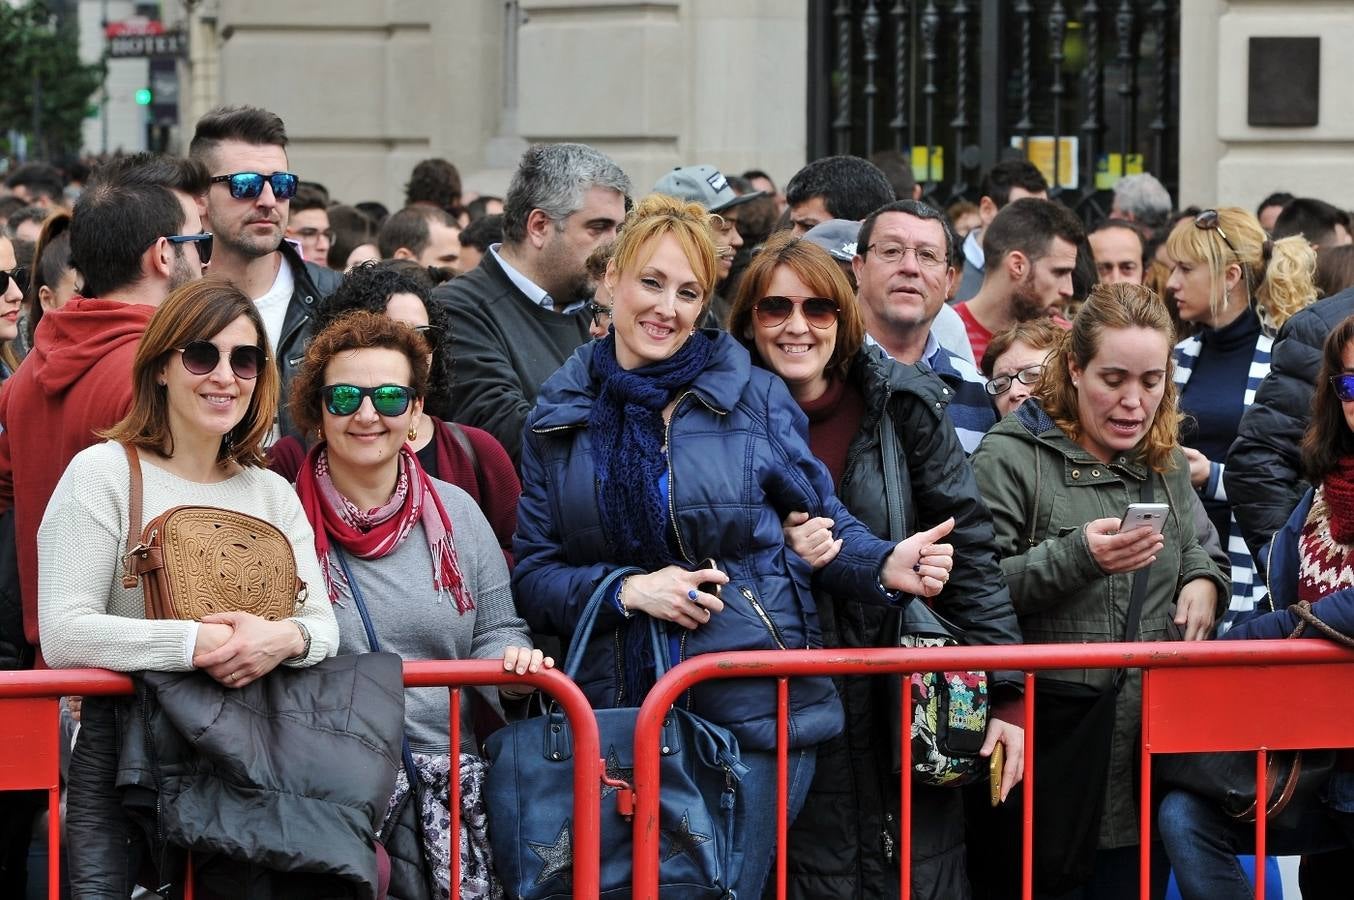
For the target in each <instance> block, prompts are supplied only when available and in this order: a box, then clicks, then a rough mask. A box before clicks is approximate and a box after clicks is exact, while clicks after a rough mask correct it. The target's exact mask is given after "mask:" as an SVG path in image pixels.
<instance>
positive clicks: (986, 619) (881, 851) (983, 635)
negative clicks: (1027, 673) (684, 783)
mask: <svg viewBox="0 0 1354 900" xmlns="http://www.w3.org/2000/svg"><path fill="white" fill-rule="evenodd" d="M850 381H851V384H852V385H853V386H854V387H856V388H857V389H858V390H860V391H861V393H862V394H863V395H864V397H865V404H866V411H865V415H864V418H863V420H862V422H861V427H860V431H859V433H857V435H856V436H855V438H854V439H853V440H852V442H851V446H850V449H849V450H848V451H847V457H846V460H847V461H846V469H845V472H844V473H843V476H842V481H841V484H840V485H839V486H838V495H839V496H840V498H841V500H842V502H843V503H844V504H845V505H846V508H847V509H849V510H851V512H852V513H854V514H855V515H856V516H857V517H858V518H860V520H861V521H862V522H864V523H865V524H866V525H868V526H869V527H870V530H871V531H872V532H874V533H875V534H877V535H881V536H882V535H888V534H889V516H888V498H887V497H886V494H885V483H884V474H883V472H884V469H883V466H884V461H883V454H882V451H881V445H880V440H879V427H880V422H881V417H882V415H883V412H884V409H885V407H886V406H887V408H888V411H889V415H890V417H891V418H892V420H893V424H894V429H895V431H896V433H897V435H898V445H899V448H900V451H901V454H902V457H903V459H904V460H905V467H904V469H903V471H902V472H901V473H900V479H899V490H900V492H901V494H902V497H901V498H898V499H900V500H901V503H902V508H903V510H904V516H905V521H906V527H907V530H908V532H909V533H911V532H912V531H915V530H916V529H918V528H929V527H931V526H933V525H936V524H938V523H940V522H942V521H944V520H945V519H946V518H947V517H949V516H954V518H955V528H954V531H953V532H952V533H951V535H950V537H949V539H948V540H949V541H950V543H952V544H954V548H955V552H954V571H953V573H952V575H951V578H950V582H949V584H948V585H947V586H946V588H945V590H944V591H943V592H942V593H941V594H940V596H939V597H937V598H936V600H935V601H934V606H935V609H936V610H937V611H938V612H940V613H941V614H942V615H943V616H944V617H945V618H946V619H947V620H948V621H950V622H952V623H954V624H955V625H956V626H958V627H960V628H962V629H964V631H965V634H966V641H967V642H968V643H972V644H1014V643H1019V642H1020V639H1021V638H1020V628H1019V626H1018V625H1017V624H1016V616H1015V611H1014V610H1013V609H1012V607H1011V600H1010V596H1009V595H1008V593H1007V590H1006V580H1005V578H1004V577H1003V576H1002V571H1001V564H1000V562H999V560H998V559H997V552H996V543H995V541H994V539H993V534H992V523H991V517H990V515H989V513H988V511H987V507H986V505H985V504H984V503H983V501H982V497H981V496H980V495H979V493H978V485H977V482H975V481H974V478H973V470H972V469H971V468H970V467H969V463H968V460H967V459H966V458H965V456H964V450H963V447H961V446H960V444H959V439H958V438H957V437H956V436H955V433H954V427H953V426H952V425H951V424H950V420H949V418H948V417H947V416H946V415H945V406H946V403H947V402H948V399H949V394H948V393H947V392H946V389H945V385H944V383H942V382H941V381H940V379H939V378H937V377H936V376H935V375H934V374H932V373H931V372H930V371H929V370H928V369H925V368H924V367H922V366H917V365H911V366H906V365H902V364H900V363H897V362H894V361H893V360H890V359H887V358H885V357H883V356H880V355H878V354H876V353H874V352H872V351H869V350H864V351H862V352H860V353H859V354H857V357H856V360H855V363H854V364H853V366H852V369H851V374H850ZM818 599H819V602H818V612H819V616H820V617H821V619H822V628H823V646H825V647H884V646H893V645H894V644H895V641H896V637H897V633H898V610H897V609H895V608H892V607H887V606H882V605H879V604H877V603H870V602H867V601H864V600H862V599H861V598H856V597H830V598H829V597H819V598H818ZM914 602H920V601H914ZM997 678H998V680H999V683H1000V684H1001V685H1002V687H1001V688H1000V692H1001V693H1002V694H1004V696H1006V697H1007V698H1009V697H1011V696H1013V695H1014V693H1015V692H1017V691H1018V690H1019V684H1020V676H1019V674H1018V673H1015V672H1009V673H998V674H997ZM837 681H838V688H839V690H840V692H841V696H842V702H843V705H844V706H845V710H846V730H845V731H844V732H843V734H842V735H841V736H840V737H838V738H834V739H833V740H831V741H828V742H827V743H825V744H822V745H820V746H819V749H818V764H817V770H816V774H815V775H814V781H813V785H812V787H811V788H810V793H809V797H808V801H807V802H806V804H805V806H804V810H803V812H801V813H800V815H799V818H798V819H797V820H796V822H795V826H794V828H793V829H792V832H791V838H790V853H789V861H788V866H789V874H790V896H792V897H801V898H817V897H840V898H867V897H896V896H897V895H898V859H897V856H896V852H897V847H898V842H899V830H898V815H899V796H898V793H899V788H898V776H897V775H895V774H894V763H893V753H892V742H893V741H894V734H895V732H894V729H893V728H892V727H891V726H890V724H889V723H890V720H891V719H894V718H896V717H897V715H898V712H897V705H896V701H894V702H890V701H889V693H888V683H887V679H885V678H870V677H858V678H857V677H853V678H841V679H837ZM914 788H915V789H914V791H913V795H912V797H913V807H914V810H913V823H914V827H913V833H912V834H913V876H912V877H913V881H912V885H913V887H912V896H913V897H914V898H937V900H940V898H944V900H955V898H964V897H967V896H969V886H968V879H967V876H966V874H965V864H964V819H963V808H962V802H961V792H960V791H958V790H956V789H953V788H950V789H944V788H927V787H924V786H922V785H919V784H916V783H915V782H914Z"/></svg>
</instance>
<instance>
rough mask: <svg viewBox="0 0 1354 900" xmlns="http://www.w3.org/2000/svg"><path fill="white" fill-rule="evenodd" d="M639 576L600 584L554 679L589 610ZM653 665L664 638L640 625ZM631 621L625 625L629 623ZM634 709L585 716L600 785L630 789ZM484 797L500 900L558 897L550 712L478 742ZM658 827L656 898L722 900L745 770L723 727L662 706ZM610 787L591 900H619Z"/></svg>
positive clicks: (618, 828) (564, 800) (569, 871)
mask: <svg viewBox="0 0 1354 900" xmlns="http://www.w3.org/2000/svg"><path fill="white" fill-rule="evenodd" d="M639 571H640V570H639V569H633V568H629V569H620V570H618V571H617V572H614V573H612V574H611V575H610V576H608V577H607V578H606V579H605V580H604V581H603V582H602V583H601V584H600V585H598V587H597V590H596V591H594V592H593V594H592V597H591V598H590V599H589V600H588V605H587V607H586V608H585V609H584V611H583V614H582V616H581V617H580V619H579V622H578V626H577V628H576V629H575V630H574V635H573V639H572V641H570V643H569V658H568V660H567V661H566V663H565V667H564V673H565V674H566V675H568V676H569V677H570V678H574V677H575V676H576V674H577V672H578V667H579V665H580V662H581V658H582V655H583V654H584V653H586V652H587V646H588V638H589V637H591V635H592V629H593V625H594V624H595V623H596V620H597V612H598V609H599V608H600V606H601V604H602V603H606V602H611V600H610V598H611V596H612V593H613V591H614V589H615V585H616V584H617V582H618V581H619V580H620V579H621V578H624V577H626V576H628V575H634V574H637V573H639ZM644 618H645V619H647V620H648V622H649V628H650V633H651V635H652V638H653V641H654V659H655V661H656V665H657V669H658V675H659V677H660V678H661V677H662V675H663V673H664V672H665V671H666V669H667V665H666V662H665V660H666V657H667V647H666V643H667V642H666V641H665V640H663V637H662V632H661V629H660V628H659V625H658V623H657V622H656V621H654V620H653V619H650V618H649V617H648V616H645V617H644ZM638 624H640V623H638V622H634V623H632V625H638ZM638 713H639V710H638V709H635V708H621V709H600V710H596V716H597V728H598V731H599V732H600V734H601V749H602V754H603V758H604V759H605V761H606V771H607V776H608V778H610V779H615V780H620V781H624V782H627V783H629V782H630V781H631V780H632V777H633V771H634V746H635V721H636V719H637V718H638ZM487 752H488V756H489V773H488V775H487V777H486V779H485V786H484V798H485V805H486V807H487V811H488V815H489V841H490V843H491V844H492V845H493V849H494V859H495V863H496V867H497V869H498V875H499V878H500V879H501V880H502V882H503V887H504V890H505V892H506V893H507V895H508V896H509V897H514V898H522V900H544V898H568V897H571V896H572V875H573V832H572V821H571V820H572V817H573V789H572V786H573V769H574V760H573V741H572V738H571V732H570V728H569V722H568V719H567V718H566V717H565V715H564V713H563V712H561V711H560V710H559V708H558V707H557V706H556V705H555V704H553V703H552V704H551V705H550V707H549V708H548V709H547V711H546V714H545V715H543V716H538V717H536V718H534V719H528V720H526V721H525V722H516V723H512V724H509V725H507V726H506V727H504V728H502V729H500V730H498V731H497V732H495V733H494V734H493V735H492V736H490V738H489V740H488V742H487ZM661 752H662V759H661V760H660V771H661V773H662V774H661V777H662V795H661V800H660V812H659V823H660V829H661V832H662V840H661V844H660V854H661V855H660V869H659V892H660V894H661V895H662V896H663V897H664V898H665V900H667V898H698V897H732V896H733V895H732V890H731V889H732V886H733V884H734V883H735V881H736V879H737V876H738V873H739V871H740V870H741V868H742V855H743V850H742V844H743V842H742V840H741V839H740V835H741V830H742V829H741V825H742V821H743V818H744V817H743V814H742V810H741V809H740V808H739V804H738V802H737V801H738V790H737V788H738V782H739V781H740V780H741V778H742V776H743V773H744V772H745V771H746V767H745V766H744V765H743V764H742V763H741V762H740V761H739V754H738V742H737V740H736V739H735V738H734V736H733V734H731V733H730V732H729V731H728V730H727V729H724V728H721V727H720V726H718V725H714V724H711V723H710V722H707V721H705V720H704V719H702V718H700V717H699V716H696V715H693V714H691V713H689V712H687V711H685V710H682V709H677V708H673V709H672V710H671V711H670V713H669V715H668V717H667V719H666V720H665V721H664V727H663V740H662V751H661ZM616 793H617V789H616V788H615V787H612V786H609V785H606V784H604V785H603V789H602V808H601V823H602V824H601V854H602V858H601V884H600V888H601V896H602V897H609V898H619V897H629V896H630V881H631V855H632V848H633V841H632V837H631V828H632V826H631V823H630V818H629V816H625V815H622V814H621V812H620V811H619V810H618V809H617V802H616V801H617V796H616Z"/></svg>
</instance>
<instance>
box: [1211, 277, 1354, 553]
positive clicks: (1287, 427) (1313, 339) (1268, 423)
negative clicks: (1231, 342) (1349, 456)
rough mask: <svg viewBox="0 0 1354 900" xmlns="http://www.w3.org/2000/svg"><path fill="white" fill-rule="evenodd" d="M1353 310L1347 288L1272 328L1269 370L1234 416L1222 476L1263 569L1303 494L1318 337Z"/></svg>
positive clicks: (1352, 293)
mask: <svg viewBox="0 0 1354 900" xmlns="http://www.w3.org/2000/svg"><path fill="white" fill-rule="evenodd" d="M1351 314H1354V288H1350V289H1349V290H1344V291H1341V292H1340V293H1338V294H1335V295H1333V296H1330V297H1327V298H1326V299H1325V300H1320V301H1318V302H1316V303H1313V304H1312V305H1311V306H1309V307H1307V308H1306V309H1304V310H1302V311H1300V312H1299V313H1297V314H1296V315H1295V316H1293V318H1291V319H1289V320H1288V321H1287V322H1285V323H1284V325H1283V328H1281V329H1279V336H1278V339H1277V340H1276V341H1275V342H1274V350H1273V354H1272V356H1271V362H1270V369H1269V374H1268V375H1267V376H1265V380H1264V381H1262V382H1261V383H1260V389H1259V390H1258V391H1256V393H1255V402H1254V403H1252V404H1251V406H1250V408H1249V409H1247V410H1246V413H1245V415H1243V416H1242V417H1241V424H1240V426H1239V427H1238V428H1237V438H1236V441H1234V442H1233V443H1232V449H1231V451H1230V452H1229V453H1228V454H1227V468H1226V469H1225V471H1224V472H1223V476H1222V480H1223V485H1224V487H1226V488H1227V499H1228V500H1229V501H1231V504H1232V514H1233V515H1234V516H1236V521H1237V524H1238V525H1240V526H1241V532H1242V534H1243V536H1244V537H1245V538H1246V546H1248V547H1249V548H1250V550H1251V556H1252V557H1254V558H1255V561H1256V563H1257V564H1258V565H1259V566H1261V567H1263V566H1264V565H1265V560H1266V559H1267V558H1268V556H1269V546H1268V545H1269V542H1270V540H1271V539H1272V538H1273V537H1274V532H1276V531H1278V530H1279V529H1281V528H1283V527H1284V524H1285V523H1287V521H1288V516H1289V515H1290V514H1291V513H1292V512H1293V510H1294V509H1296V508H1297V505H1298V501H1300V500H1301V499H1302V495H1303V494H1304V493H1306V491H1307V488H1308V487H1309V486H1310V485H1308V484H1307V479H1306V478H1305V477H1304V476H1303V474H1302V449H1301V447H1302V433H1303V432H1304V431H1306V430H1307V424H1308V423H1309V422H1310V421H1311V418H1312V393H1313V391H1314V390H1315V385H1316V376H1317V372H1318V371H1320V369H1321V347H1322V345H1323V344H1324V343H1325V342H1326V335H1328V334H1330V332H1331V329H1332V328H1334V327H1335V326H1336V325H1338V324H1340V322H1341V321H1342V320H1344V319H1345V318H1347V317H1348V316H1349V315H1351Z"/></svg>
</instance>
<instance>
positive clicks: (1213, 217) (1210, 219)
mask: <svg viewBox="0 0 1354 900" xmlns="http://www.w3.org/2000/svg"><path fill="white" fill-rule="evenodd" d="M1194 227H1195V228H1202V229H1203V230H1204V231H1216V232H1217V233H1218V237H1220V238H1222V242H1223V243H1224V244H1226V245H1227V249H1228V250H1231V251H1232V255H1233V256H1235V257H1236V258H1237V259H1240V258H1241V254H1240V253H1237V252H1236V248H1235V247H1233V246H1232V242H1231V241H1230V240H1228V239H1227V232H1225V231H1223V230H1222V225H1221V224H1220V221H1219V218H1218V211H1217V210H1216V209H1206V210H1204V211H1203V212H1201V213H1199V214H1198V215H1197V216H1195V217H1194Z"/></svg>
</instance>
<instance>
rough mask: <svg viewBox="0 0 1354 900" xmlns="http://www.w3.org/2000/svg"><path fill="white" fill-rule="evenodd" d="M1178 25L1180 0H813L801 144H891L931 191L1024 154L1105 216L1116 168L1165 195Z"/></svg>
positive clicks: (1172, 176) (847, 148)
mask: <svg viewBox="0 0 1354 900" xmlns="http://www.w3.org/2000/svg"><path fill="white" fill-rule="evenodd" d="M1179 31H1180V0H1119V2H1114V0H1104V2H1097V0H1081V2H1077V0H1072V2H1063V0H940V2H938V0H809V64H808V71H809V85H808V122H809V135H808V146H809V155H810V157H813V158H816V157H819V156H825V155H828V154H840V153H851V154H855V155H858V156H867V157H868V156H870V155H871V154H872V153H875V152H877V151H880V150H897V151H900V152H902V153H903V154H904V156H905V157H909V158H910V159H911V162H912V165H913V170H914V172H915V173H916V174H917V180H918V182H919V183H921V184H922V185H923V191H924V192H925V193H926V195H927V196H928V197H930V198H931V199H932V200H933V201H935V202H939V203H949V202H952V201H953V200H957V199H960V198H966V199H977V197H976V195H977V191H978V184H979V179H980V177H981V173H982V172H983V171H985V170H986V169H988V168H989V167H991V166H992V165H993V164H994V163H996V162H998V161H999V160H1001V159H1005V158H1009V157H1012V156H1021V155H1024V156H1027V157H1028V158H1030V159H1031V160H1033V161H1035V162H1036V163H1037V164H1041V168H1044V169H1045V174H1046V175H1048V174H1051V173H1052V172H1058V173H1059V175H1060V177H1059V178H1058V179H1056V183H1055V179H1052V178H1050V185H1052V186H1053V187H1052V190H1051V193H1053V194H1055V195H1056V194H1062V195H1063V200H1064V201H1065V202H1068V203H1069V204H1071V205H1078V204H1079V203H1088V204H1095V205H1096V206H1097V207H1099V208H1100V212H1101V213H1102V214H1103V212H1104V211H1106V210H1107V209H1108V203H1107V202H1105V198H1106V197H1107V195H1106V194H1104V193H1103V192H1105V191H1107V190H1108V189H1109V188H1111V187H1112V186H1113V182H1114V181H1115V180H1116V179H1117V178H1118V177H1120V176H1121V175H1123V174H1131V173H1133V172H1135V171H1148V172H1151V173H1152V174H1154V175H1156V176H1157V177H1158V178H1160V179H1161V180H1162V182H1163V183H1164V184H1165V185H1166V187H1167V189H1169V190H1170V191H1171V193H1172V195H1175V194H1176V186H1177V185H1176V180H1177V177H1178V166H1177V161H1178V147H1177V127H1176V116H1177V109H1178V102H1177V98H1178V84H1179V74H1178V69H1179V66H1178V62H1179ZM928 148H929V149H928ZM1098 192H1100V193H1101V195H1100V197H1099V198H1097V197H1096V194H1097V193H1098Z"/></svg>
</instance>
